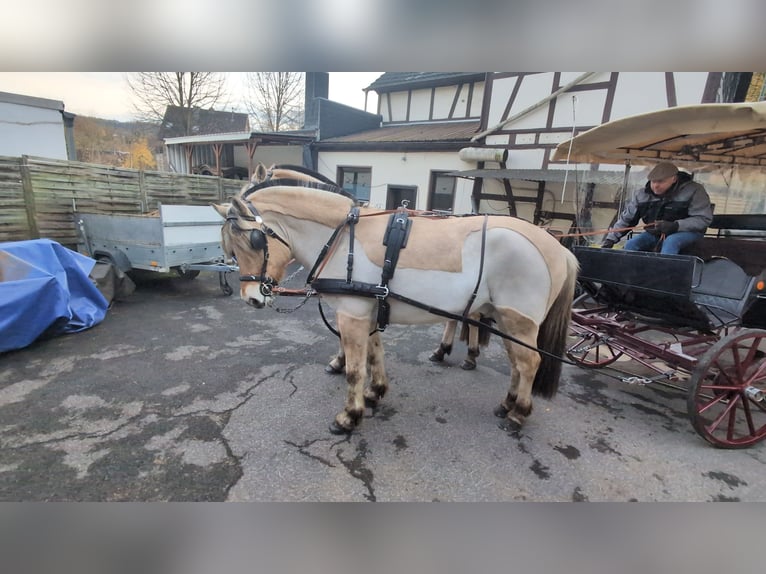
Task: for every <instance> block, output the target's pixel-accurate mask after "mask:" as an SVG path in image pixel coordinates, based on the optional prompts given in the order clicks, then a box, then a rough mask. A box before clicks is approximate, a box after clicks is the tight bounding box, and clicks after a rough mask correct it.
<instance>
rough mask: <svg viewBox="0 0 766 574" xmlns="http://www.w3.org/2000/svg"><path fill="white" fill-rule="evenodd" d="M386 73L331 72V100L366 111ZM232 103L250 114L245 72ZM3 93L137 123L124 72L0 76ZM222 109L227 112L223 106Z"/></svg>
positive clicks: (237, 75)
mask: <svg viewBox="0 0 766 574" xmlns="http://www.w3.org/2000/svg"><path fill="white" fill-rule="evenodd" d="M381 74H382V72H330V93H329V96H330V98H329V99H331V100H333V101H336V102H340V103H342V104H346V105H348V106H353V107H355V108H359V109H364V104H365V102H364V92H363V91H362V90H363V89H364V88H366V87H367V86H369V85H370V84H371V83H372V82H374V81H375V80H376V79H377V78H378V77H379V76H380V75H381ZM227 75H228V76H229V81H228V88H229V90H230V91H231V93H232V101H231V102H230V104H229V106H226V109H234V110H235V111H241V112H245V111H247V110H246V108H245V107H244V105H243V104H242V101H241V98H242V96H243V94H244V93H245V89H244V76H245V73H244V72H227ZM0 92H11V93H14V94H22V95H25V96H36V97H40V98H49V99H52V100H60V101H62V102H64V108H65V109H66V111H68V112H72V113H73V114H77V115H82V116H92V117H97V118H103V119H113V120H119V121H129V120H131V119H133V103H132V95H131V93H130V90H129V89H128V86H127V82H126V81H125V74H124V73H123V72H0ZM220 109H223V106H221V108H220ZM376 110H377V96H376V94H375V93H374V92H370V95H369V97H368V101H367V111H368V112H373V113H374V112H376Z"/></svg>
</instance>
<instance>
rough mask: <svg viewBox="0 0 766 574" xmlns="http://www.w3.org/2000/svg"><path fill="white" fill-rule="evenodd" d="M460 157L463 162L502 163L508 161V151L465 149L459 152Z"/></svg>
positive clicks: (498, 149)
mask: <svg viewBox="0 0 766 574" xmlns="http://www.w3.org/2000/svg"><path fill="white" fill-rule="evenodd" d="M458 157H459V158H460V159H462V160H463V161H496V162H498V163H502V162H505V161H506V160H507V159H508V150H507V149H502V148H492V147H464V148H463V149H461V150H460V151H459V152H458Z"/></svg>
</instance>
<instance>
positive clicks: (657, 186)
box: [601, 161, 713, 254]
mask: <svg viewBox="0 0 766 574" xmlns="http://www.w3.org/2000/svg"><path fill="white" fill-rule="evenodd" d="M639 220H642V221H643V222H644V224H646V230H645V231H644V232H643V233H640V234H637V235H634V236H633V237H632V238H631V239H629V240H628V241H627V242H626V243H625V249H628V250H632V251H660V252H661V253H665V254H678V253H679V252H680V251H681V250H682V249H683V248H684V247H686V246H688V245H691V244H692V243H694V242H696V241H698V240H699V239H701V238H702V236H703V235H704V234H705V231H706V230H707V227H708V225H710V222H711V221H712V220H713V207H712V205H711V204H710V197H709V196H708V194H707V191H705V188H704V187H703V186H702V185H701V184H699V183H697V182H695V181H693V180H692V176H691V174H688V173H686V172H684V171H679V170H678V168H677V167H676V166H675V165H674V164H672V163H670V162H667V161H664V162H660V163H658V164H657V165H656V166H654V168H653V169H652V170H651V171H650V172H649V176H648V181H647V183H646V185H645V186H644V187H643V188H641V189H639V190H637V191H636V193H635V194H634V195H633V197H632V198H631V199H630V201H629V202H628V203H627V204H626V206H625V208H624V209H623V211H622V213H621V214H620V217H619V218H618V219H617V221H616V222H615V224H614V227H613V229H612V230H611V231H610V232H609V233H607V235H606V236H605V238H604V241H603V243H602V244H601V247H606V248H610V247H613V246H614V245H615V244H616V243H617V242H618V241H619V240H620V238H621V237H622V236H623V235H625V234H626V233H627V230H626V228H631V227H634V226H635V225H637V224H638V222H639Z"/></svg>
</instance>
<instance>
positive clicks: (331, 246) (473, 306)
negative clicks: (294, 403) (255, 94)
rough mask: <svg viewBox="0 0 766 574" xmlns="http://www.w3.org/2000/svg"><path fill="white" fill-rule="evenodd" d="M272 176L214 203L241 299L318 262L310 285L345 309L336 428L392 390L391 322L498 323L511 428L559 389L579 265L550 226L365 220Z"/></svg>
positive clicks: (343, 429)
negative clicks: (387, 361)
mask: <svg viewBox="0 0 766 574" xmlns="http://www.w3.org/2000/svg"><path fill="white" fill-rule="evenodd" d="M273 183H274V185H271V186H269V187H263V188H260V187H259V186H258V185H255V184H253V185H251V186H249V187H247V188H245V189H243V191H242V192H241V193H240V194H239V195H238V196H237V197H235V198H233V199H232V203H231V204H229V205H218V206H215V207H216V209H217V210H218V212H219V213H220V214H221V215H222V216H223V217H224V218H225V219H226V222H225V223H224V225H223V227H222V243H223V249H224V251H225V252H226V253H227V254H228V255H230V256H234V257H235V258H236V260H237V262H238V264H239V268H240V273H241V276H240V280H241V288H240V295H241V297H242V299H243V300H244V301H246V302H247V303H248V304H250V305H251V306H253V307H255V308H256V309H260V308H263V307H265V306H266V305H267V304H269V303H270V302H271V301H272V300H273V297H274V291H273V290H274V287H275V286H277V285H278V283H279V281H280V280H281V279H282V278H283V276H284V273H285V268H286V266H287V263H288V262H289V261H290V260H291V259H292V258H295V259H296V260H298V261H299V262H300V263H302V264H303V265H305V266H307V267H309V268H311V269H312V271H311V273H310V274H309V280H310V281H311V285H312V287H313V288H314V289H315V290H316V291H317V292H318V293H319V295H320V297H321V298H322V300H323V301H326V302H327V303H328V304H329V305H330V306H331V307H333V308H334V309H335V311H336V322H337V326H338V331H339V333H340V340H341V346H342V349H343V352H344V355H345V359H346V361H345V362H346V365H345V366H346V381H347V384H348V393H347V396H346V401H345V405H344V408H343V410H342V411H340V412H339V413H338V414H337V415H336V416H335V419H334V420H333V422H332V424H331V425H330V430H331V431H332V432H333V433H336V434H341V433H348V432H351V431H352V430H353V429H354V428H355V427H356V426H357V425H358V424H359V423H360V422H361V420H362V416H363V414H364V409H365V407H371V408H374V407H375V406H377V404H378V402H379V401H380V399H381V398H383V396H384V395H385V394H386V391H387V390H388V379H387V376H386V372H385V368H384V364H383V346H382V343H381V339H380V336H379V334H378V333H377V332H376V328H377V327H379V326H380V325H381V323H383V324H387V323H398V324H423V323H434V322H442V321H444V319H445V317H447V318H450V319H456V318H460V317H463V316H471V315H473V314H477V313H478V314H481V315H483V316H485V317H488V318H491V319H493V320H494V321H495V322H496V324H497V328H498V330H499V331H500V332H502V333H505V334H507V336H510V337H512V338H511V339H506V338H503V342H504V345H505V348H506V351H507V354H508V359H509V362H510V371H511V382H510V388H509V390H508V392H507V393H506V395H505V398H504V399H503V400H502V402H501V403H500V405H499V406H498V407H497V408H496V409H495V414H496V415H498V416H502V417H505V418H506V419H507V421H508V422H509V423H510V424H511V426H514V427H519V426H521V425H522V424H523V423H524V421H525V419H526V417H527V416H528V415H529V414H530V412H531V411H532V395H540V396H543V397H552V396H553V395H554V394H555V393H556V391H557V388H558V383H559V377H560V372H561V362H560V360H559V358H560V357H561V354H562V353H563V351H564V347H565V342H566V336H567V332H568V326H569V320H570V312H571V306H572V300H573V295H574V288H575V282H576V278H577V260H576V259H575V257H574V256H573V255H572V254H571V253H570V252H569V251H568V250H566V249H565V248H564V247H563V246H561V244H560V243H559V242H558V241H557V240H556V239H555V238H554V237H552V236H551V235H550V234H548V233H547V232H546V231H545V230H543V229H540V228H538V227H536V226H534V225H532V224H529V223H527V222H524V221H522V220H518V219H514V218H510V217H504V216H484V217H481V216H475V217H454V218H429V217H409V218H407V217H406V213H404V212H401V211H400V212H397V213H398V214H399V217H397V218H396V220H394V218H393V217H391V216H390V215H391V214H370V215H368V216H361V217H360V215H359V212H358V209H357V208H355V206H354V201H353V199H351V198H348V197H344V196H342V195H339V194H337V193H332V192H329V191H325V190H323V189H317V187H320V186H318V184H313V183H312V184H309V183H306V184H302V185H298V186H295V185H279V181H278V180H276V181H274V182H273ZM394 221H395V222H399V223H401V222H402V221H403V222H404V224H403V225H400V226H399V228H398V229H399V231H401V233H399V237H400V242H399V243H400V245H399V247H400V248H401V249H400V250H399V251H397V253H396V256H395V259H396V260H398V261H394V262H393V263H394V264H393V266H392V265H391V263H392V262H391V260H390V257H391V252H390V249H389V247H387V246H386V245H384V237H385V238H387V239H388V244H389V245H390V244H391V240H392V237H394V235H395V233H394V231H392V229H393V227H392V222H394ZM405 229H406V234H405V233H404V230H405ZM368 368H369V374H370V376H371V381H370V384H369V386H366V383H367V379H368Z"/></svg>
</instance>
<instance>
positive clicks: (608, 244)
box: [601, 239, 617, 249]
mask: <svg viewBox="0 0 766 574" xmlns="http://www.w3.org/2000/svg"><path fill="white" fill-rule="evenodd" d="M615 243H617V242H616V241H614V240H613V239H604V241H602V242H601V247H602V249H611V248H612V247H614V244H615Z"/></svg>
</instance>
